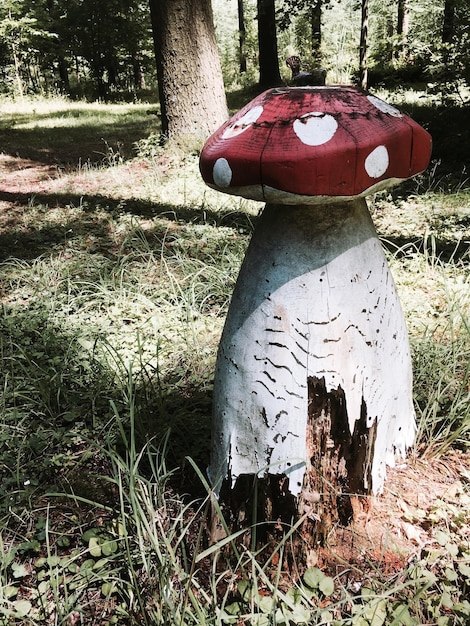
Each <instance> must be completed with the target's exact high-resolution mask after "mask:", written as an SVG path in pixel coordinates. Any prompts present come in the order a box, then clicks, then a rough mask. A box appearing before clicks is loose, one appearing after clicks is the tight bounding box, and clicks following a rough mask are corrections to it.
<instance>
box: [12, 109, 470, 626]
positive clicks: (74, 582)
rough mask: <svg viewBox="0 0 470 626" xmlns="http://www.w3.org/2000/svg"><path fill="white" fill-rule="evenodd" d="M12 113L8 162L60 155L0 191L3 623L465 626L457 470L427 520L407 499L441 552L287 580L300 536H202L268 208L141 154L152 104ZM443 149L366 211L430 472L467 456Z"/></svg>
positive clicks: (459, 226) (452, 206)
mask: <svg viewBox="0 0 470 626" xmlns="http://www.w3.org/2000/svg"><path fill="white" fill-rule="evenodd" d="M434 108H435V107H434ZM0 111H2V112H3V114H4V117H3V120H4V122H3V126H2V128H1V129H0V138H2V141H3V143H2V146H3V152H4V154H5V155H9V156H13V157H14V156H15V155H16V154H19V155H20V156H21V157H22V158H30V159H32V160H38V159H40V158H42V156H44V155H45V159H44V160H45V162H47V163H58V164H64V163H65V165H64V167H63V169H62V168H59V170H60V171H59V172H58V173H57V177H56V178H55V179H54V184H51V185H50V186H49V187H47V188H46V189H42V190H39V192H37V193H32V192H30V191H28V189H26V190H25V191H24V192H21V191H18V193H17V195H16V196H15V198H16V202H15V203H13V202H12V200H13V198H12V197H11V195H5V194H3V195H2V192H1V190H0V196H1V198H0V199H1V200H2V202H4V203H7V204H6V205H4V206H5V207H6V210H5V211H4V213H3V214H2V215H0V217H1V221H0V244H1V246H0V248H1V259H2V261H1V265H0V275H1V284H0V293H1V308H0V355H1V361H2V369H1V374H0V380H1V394H0V520H1V521H0V524H1V526H0V549H1V551H2V555H1V557H0V624H14V623H21V624H38V623H41V624H64V625H66V624H72V623H83V624H85V623H86V624H101V623H107V624H112V623H117V624H169V625H170V624H171V625H173V624H174V625H175V626H176V625H178V626H179V625H182V624H187V625H188V626H189V625H191V624H194V625H196V624H220V625H222V624H232V623H233V624H250V625H251V624H257V625H259V626H261V625H265V624H266V625H267V624H304V623H315V624H321V623H325V624H327V623H329V624H345V625H349V624H351V625H354V626H368V625H369V626H380V625H381V624H397V625H398V624H404V625H405V626H406V625H408V624H412V625H418V624H428V623H429V624H431V623H437V624H440V625H445V624H449V626H450V625H453V624H455V625H458V624H466V623H468V619H469V615H470V605H469V604H468V600H467V598H468V594H469V588H470V537H469V535H468V526H469V524H470V518H469V514H468V511H469V510H470V509H469V504H470V502H469V483H470V470H469V468H468V466H466V465H465V464H463V465H462V467H461V468H460V470H459V471H460V482H458V485H460V486H458V488H456V489H455V490H454V491H453V492H452V493H450V494H446V495H443V496H442V498H439V499H437V500H436V501H435V502H434V503H433V504H432V507H431V508H430V510H429V512H428V513H426V515H427V516H428V517H427V518H426V519H423V517H422V516H421V513H420V512H419V510H418V511H417V512H415V513H413V514H411V513H408V518H407V521H408V522H409V523H412V524H414V525H415V526H416V527H419V528H421V529H423V530H424V529H425V530H426V532H427V533H428V534H429V537H430V538H431V539H430V543H429V544H427V545H425V546H417V547H416V550H415V552H414V554H413V555H412V556H411V558H410V559H409V560H408V561H407V560H406V559H405V561H404V562H403V564H402V566H401V567H400V568H399V569H398V570H397V571H394V572H393V573H392V574H390V573H387V572H385V571H383V570H382V569H381V568H380V564H377V563H372V562H371V563H366V562H364V563H362V564H360V563H357V562H354V563H352V562H351V563H344V566H343V567H342V568H337V569H335V571H332V570H328V571H321V570H320V569H317V568H316V567H315V566H312V567H311V568H309V569H308V570H307V572H306V573H304V572H300V571H299V572H296V571H295V566H294V568H293V569H292V571H291V572H289V573H287V572H286V571H284V570H283V569H282V563H283V560H284V556H285V555H286V554H288V553H289V550H290V549H291V545H290V536H291V533H292V532H293V529H286V535H285V539H284V540H283V541H282V542H281V543H280V544H279V545H278V546H276V547H275V548H271V552H270V553H263V554H262V555H261V554H260V555H258V554H256V553H255V552H254V551H253V550H250V549H248V548H247V547H240V542H239V539H240V537H228V538H227V539H225V540H224V542H223V544H222V543H221V544H220V545H218V546H208V545H207V543H206V532H205V524H206V522H207V516H208V510H209V508H210V506H211V505H212V506H213V505H214V503H211V498H210V494H209V493H208V491H207V485H204V468H205V467H206V465H207V462H208V448H209V437H210V414H211V393H212V378H213V370H214V363H215V354H216V349H217V344H218V340H219V336H220V332H221V329H222V325H223V321H224V317H225V313H226V311H227V307H228V303H229V300H230V296H231V293H232V290H233V286H234V283H235V280H236V276H237V274H238V269H239V267H240V264H241V261H242V258H243V255H244V252H245V249H246V246H247V244H248V240H249V237H250V234H251V232H252V229H253V225H254V223H255V222H256V216H257V214H258V211H259V209H260V207H261V205H260V204H257V203H251V202H246V201H242V200H239V199H237V198H232V197H228V196H227V197H225V196H223V195H221V194H217V193H215V192H213V191H211V190H209V189H207V188H206V187H205V186H204V185H203V183H202V182H201V180H200V177H199V175H198V169H197V156H196V155H195V154H190V155H184V157H182V156H181V155H174V154H166V153H165V152H162V151H160V150H156V151H154V152H152V151H151V153H150V154H149V153H148V151H147V157H149V158H148V159H147V160H146V161H145V162H144V163H143V162H142V161H139V160H133V159H132V158H131V157H133V155H135V154H136V153H137V149H138V148H137V145H136V143H135V142H138V141H139V140H140V139H142V138H145V137H147V136H148V135H149V134H151V133H152V132H153V131H154V130H155V124H156V121H155V119H156V118H154V117H153V116H149V115H147V113H146V107H145V106H141V105H121V106H117V105H114V106H109V107H108V106H106V105H99V106H90V105H78V104H76V105H71V104H69V103H67V102H63V101H59V102H55V103H54V102H50V101H49V102H41V103H38V102H34V103H29V105H25V106H24V107H23V108H21V109H20V108H19V109H15V108H14V107H12V106H11V103H8V102H4V103H3V104H1V106H0ZM421 112H422V114H423V118H426V119H428V120H429V123H432V124H435V123H436V119H437V120H438V119H439V116H440V114H441V111H440V110H437V111H436V112H435V116H434V117H433V110H432V107H431V108H429V110H428V109H422V111H421ZM462 132H467V130H466V129H465V130H464V131H462ZM71 138H73V141H74V142H75V144H74V147H73V149H70V145H71V144H70V139H71ZM446 141H447V139H446V140H445V142H439V135H438V137H437V145H436V150H437V153H436V154H438V155H439V159H440V162H439V165H437V162H436V163H435V165H436V167H434V168H432V169H431V173H427V174H424V175H423V176H422V177H420V178H419V179H418V180H416V181H414V182H412V183H411V184H410V185H408V186H406V187H402V188H399V189H397V190H394V191H393V193H391V194H389V195H385V194H382V195H380V196H378V197H377V198H376V199H375V202H374V203H373V204H372V203H371V211H372V213H373V217H374V220H375V222H376V224H377V227H378V230H379V234H380V236H381V238H382V241H383V242H384V245H385V247H386V249H387V254H388V256H389V260H390V264H391V267H392V272H393V274H394V276H395V279H396V282H397V286H398V289H399V292H400V297H401V300H402V304H403V308H404V310H405V315H406V317H407V320H408V325H409V329H410V336H411V343H412V350H413V362H414V373H415V399H416V408H417V414H418V417H419V430H418V442H417V447H416V451H415V452H414V453H413V454H414V455H415V457H417V458H419V459H420V460H421V462H422V463H425V462H427V459H435V458H437V459H440V460H442V462H443V463H446V462H449V463H450V462H451V461H450V460H448V459H452V458H453V456H452V455H456V454H459V455H462V456H461V457H458V458H462V459H464V458H466V459H468V456H466V455H467V454H468V431H469V429H470V413H469V406H470V397H469V390H470V372H469V360H470V323H469V312H470V295H469V294H470V284H469V283H470V274H469V271H468V269H469V252H468V251H469V243H468V242H469V241H470V186H469V185H468V183H467V182H466V179H465V176H462V168H461V166H460V165H459V163H460V161H459V159H460V154H459V152H458V151H456V152H455V161H452V160H451V159H450V157H451V156H452V151H450V150H449V149H448V147H447V144H446ZM118 143H119V145H121V143H122V145H123V148H122V150H121V148H120V149H119V150H117V148H116V150H115V149H114V148H112V149H111V150H110V151H109V152H108V153H106V145H108V146H116V147H117V145H118ZM151 144H152V141H150V142H148V143H147V144H146V146H147V148H148V146H149V145H151ZM140 145H141V146H142V144H140ZM100 146H101V147H100ZM103 146H104V148H105V156H104V157H103V156H97V153H96V150H98V149H102V148H103ZM64 155H65V157H64ZM150 157H151V158H150ZM64 158H65V160H64ZM84 163H89V166H87V167H84V166H83V164H84ZM440 169H442V175H441V174H440V173H439V170H440ZM455 172H458V175H454V174H455ZM462 463H463V462H462ZM410 516H411V517H410ZM231 545H233V550H230V546H231ZM230 554H231V556H230Z"/></svg>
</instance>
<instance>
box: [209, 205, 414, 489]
mask: <svg viewBox="0 0 470 626" xmlns="http://www.w3.org/2000/svg"><path fill="white" fill-rule="evenodd" d="M309 376H315V377H318V378H322V377H324V378H325V382H326V387H327V390H328V391H329V390H331V389H337V388H338V386H341V388H342V389H343V390H344V392H345V397H346V405H347V412H348V418H349V425H350V430H351V432H353V429H354V423H355V421H356V420H357V419H359V417H360V411H361V404H362V401H363V400H364V402H365V403H366V406H367V419H368V422H367V423H368V424H372V423H373V421H374V420H377V438H376V443H375V454H374V459H373V465H372V489H373V492H374V493H379V492H380V491H381V490H382V487H383V482H384V478H385V471H386V470H385V468H386V464H389V465H393V463H394V460H395V454H396V453H398V454H400V455H404V454H405V451H406V449H407V448H408V447H409V446H411V445H412V444H413V440H414V435H415V418H414V410H413V403H412V379H411V362H410V354H409V344H408V335H407V330H406V326H405V321H404V317H403V313H402V310H401V307H400V303H399V301H398V296H397V293H396V289H395V285H394V282H393V279H392V277H391V274H390V271H389V269H388V265H387V262H386V259H385V257H384V254H383V251H382V247H381V244H380V242H379V240H378V239H377V235H376V232H375V228H374V226H373V224H372V221H371V219H370V216H369V212H368V210H367V206H366V203H365V201H364V200H362V199H358V200H354V201H350V202H345V203H342V204H336V205H328V206H327V207H317V206H300V207H293V206H285V205H271V206H269V205H268V206H267V207H266V209H265V211H264V214H263V216H262V218H261V220H260V222H259V224H258V226H257V229H256V232H255V234H254V235H253V239H252V242H251V244H250V247H249V250H248V252H247V255H246V258H245V261H244V264H243V267H242V269H241V271H240V275H239V279H238V282H237V286H236V288H235V291H234V295H233V299H232V303H231V306H230V311H229V313H228V316H227V320H226V325H225V328H224V332H223V336H222V339H221V343H220V347H219V355H218V360H217V371H216V380H215V389H214V427H213V437H212V458H211V467H210V468H209V473H210V476H211V479H212V481H213V483H214V485H216V490H217V488H219V487H220V483H221V480H223V479H224V478H230V479H231V481H232V483H233V482H234V481H235V480H236V478H237V476H239V475H240V474H259V475H263V474H264V473H266V472H269V473H273V474H279V473H286V474H287V475H288V477H289V490H290V491H291V493H293V494H294V495H298V494H299V492H300V490H301V487H302V480H303V475H304V470H305V455H306V425H307V378H308V377H309ZM365 487H366V488H367V487H370V485H369V486H368V485H365Z"/></svg>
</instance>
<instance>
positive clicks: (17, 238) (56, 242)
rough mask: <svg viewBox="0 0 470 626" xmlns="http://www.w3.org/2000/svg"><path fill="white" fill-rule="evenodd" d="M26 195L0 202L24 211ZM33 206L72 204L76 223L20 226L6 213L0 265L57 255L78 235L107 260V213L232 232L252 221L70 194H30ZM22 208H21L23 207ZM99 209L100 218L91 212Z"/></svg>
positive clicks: (18, 218) (2, 197)
mask: <svg viewBox="0 0 470 626" xmlns="http://www.w3.org/2000/svg"><path fill="white" fill-rule="evenodd" d="M30 201H31V194H17V193H14V194H13V193H8V192H3V191H0V202H9V203H12V204H19V205H21V206H23V207H27V206H28V204H29V203H30ZM34 202H35V205H42V206H44V207H67V206H75V207H82V208H84V214H83V215H84V216H83V218H82V219H80V220H77V219H70V220H67V221H64V222H62V223H61V224H60V225H57V224H56V223H54V224H51V223H47V213H46V214H45V215H44V218H43V220H42V226H40V227H38V228H33V227H29V228H25V226H24V221H23V219H22V212H20V213H15V212H14V211H12V212H11V214H10V217H9V218H8V219H7V221H6V223H5V224H4V227H3V232H0V261H4V260H6V259H8V258H16V259H22V260H33V259H35V258H37V257H38V256H41V255H43V254H47V253H50V252H54V251H59V250H60V249H61V248H62V247H63V246H64V245H65V244H66V243H67V241H68V240H70V239H72V238H73V239H75V238H76V237H77V236H80V235H89V236H93V239H94V241H95V242H96V246H95V249H96V250H97V251H100V252H101V253H103V254H105V255H107V254H109V255H110V256H113V255H114V254H113V252H112V250H113V249H114V247H115V243H114V241H112V239H111V238H110V232H109V224H108V219H107V217H106V216H107V215H108V216H109V215H111V216H117V215H123V214H128V215H135V216H138V217H142V218H161V219H165V220H168V221H172V222H178V223H185V224H206V225H211V226H214V227H217V226H225V227H228V228H233V229H235V230H237V232H251V231H252V230H253V222H254V218H253V217H252V216H251V215H249V214H248V213H244V212H243V211H230V210H226V211H223V210H222V211H212V210H211V209H209V208H207V207H204V208H201V207H186V206H168V205H164V204H158V203H154V202H149V201H145V200H138V199H132V200H119V199H115V198H109V197H107V196H101V195H95V196H76V195H69V194H35V195H34ZM26 210H27V209H26ZM97 210H100V211H101V212H102V213H104V215H103V216H102V217H101V216H99V215H96V214H95V212H96V211H97Z"/></svg>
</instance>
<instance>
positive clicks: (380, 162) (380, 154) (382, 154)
mask: <svg viewBox="0 0 470 626" xmlns="http://www.w3.org/2000/svg"><path fill="white" fill-rule="evenodd" d="M389 162H390V160H389V158H388V150H387V148H386V147H385V146H378V147H377V148H375V150H372V152H371V153H370V154H369V156H368V157H367V159H366V161H365V168H366V172H367V173H368V174H369V176H370V177H371V178H380V176H383V174H385V172H386V171H387V169H388V164H389Z"/></svg>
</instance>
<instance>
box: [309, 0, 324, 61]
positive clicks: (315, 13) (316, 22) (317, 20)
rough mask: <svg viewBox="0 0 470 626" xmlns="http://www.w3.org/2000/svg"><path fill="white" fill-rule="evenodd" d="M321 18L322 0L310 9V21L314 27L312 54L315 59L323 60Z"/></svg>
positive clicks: (318, 0)
mask: <svg viewBox="0 0 470 626" xmlns="http://www.w3.org/2000/svg"><path fill="white" fill-rule="evenodd" d="M321 18H322V0H317V2H316V3H315V4H314V5H313V6H312V8H311V9H310V23H311V28H312V56H313V58H314V59H315V61H317V62H320V61H321V37H322V33H321Z"/></svg>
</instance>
